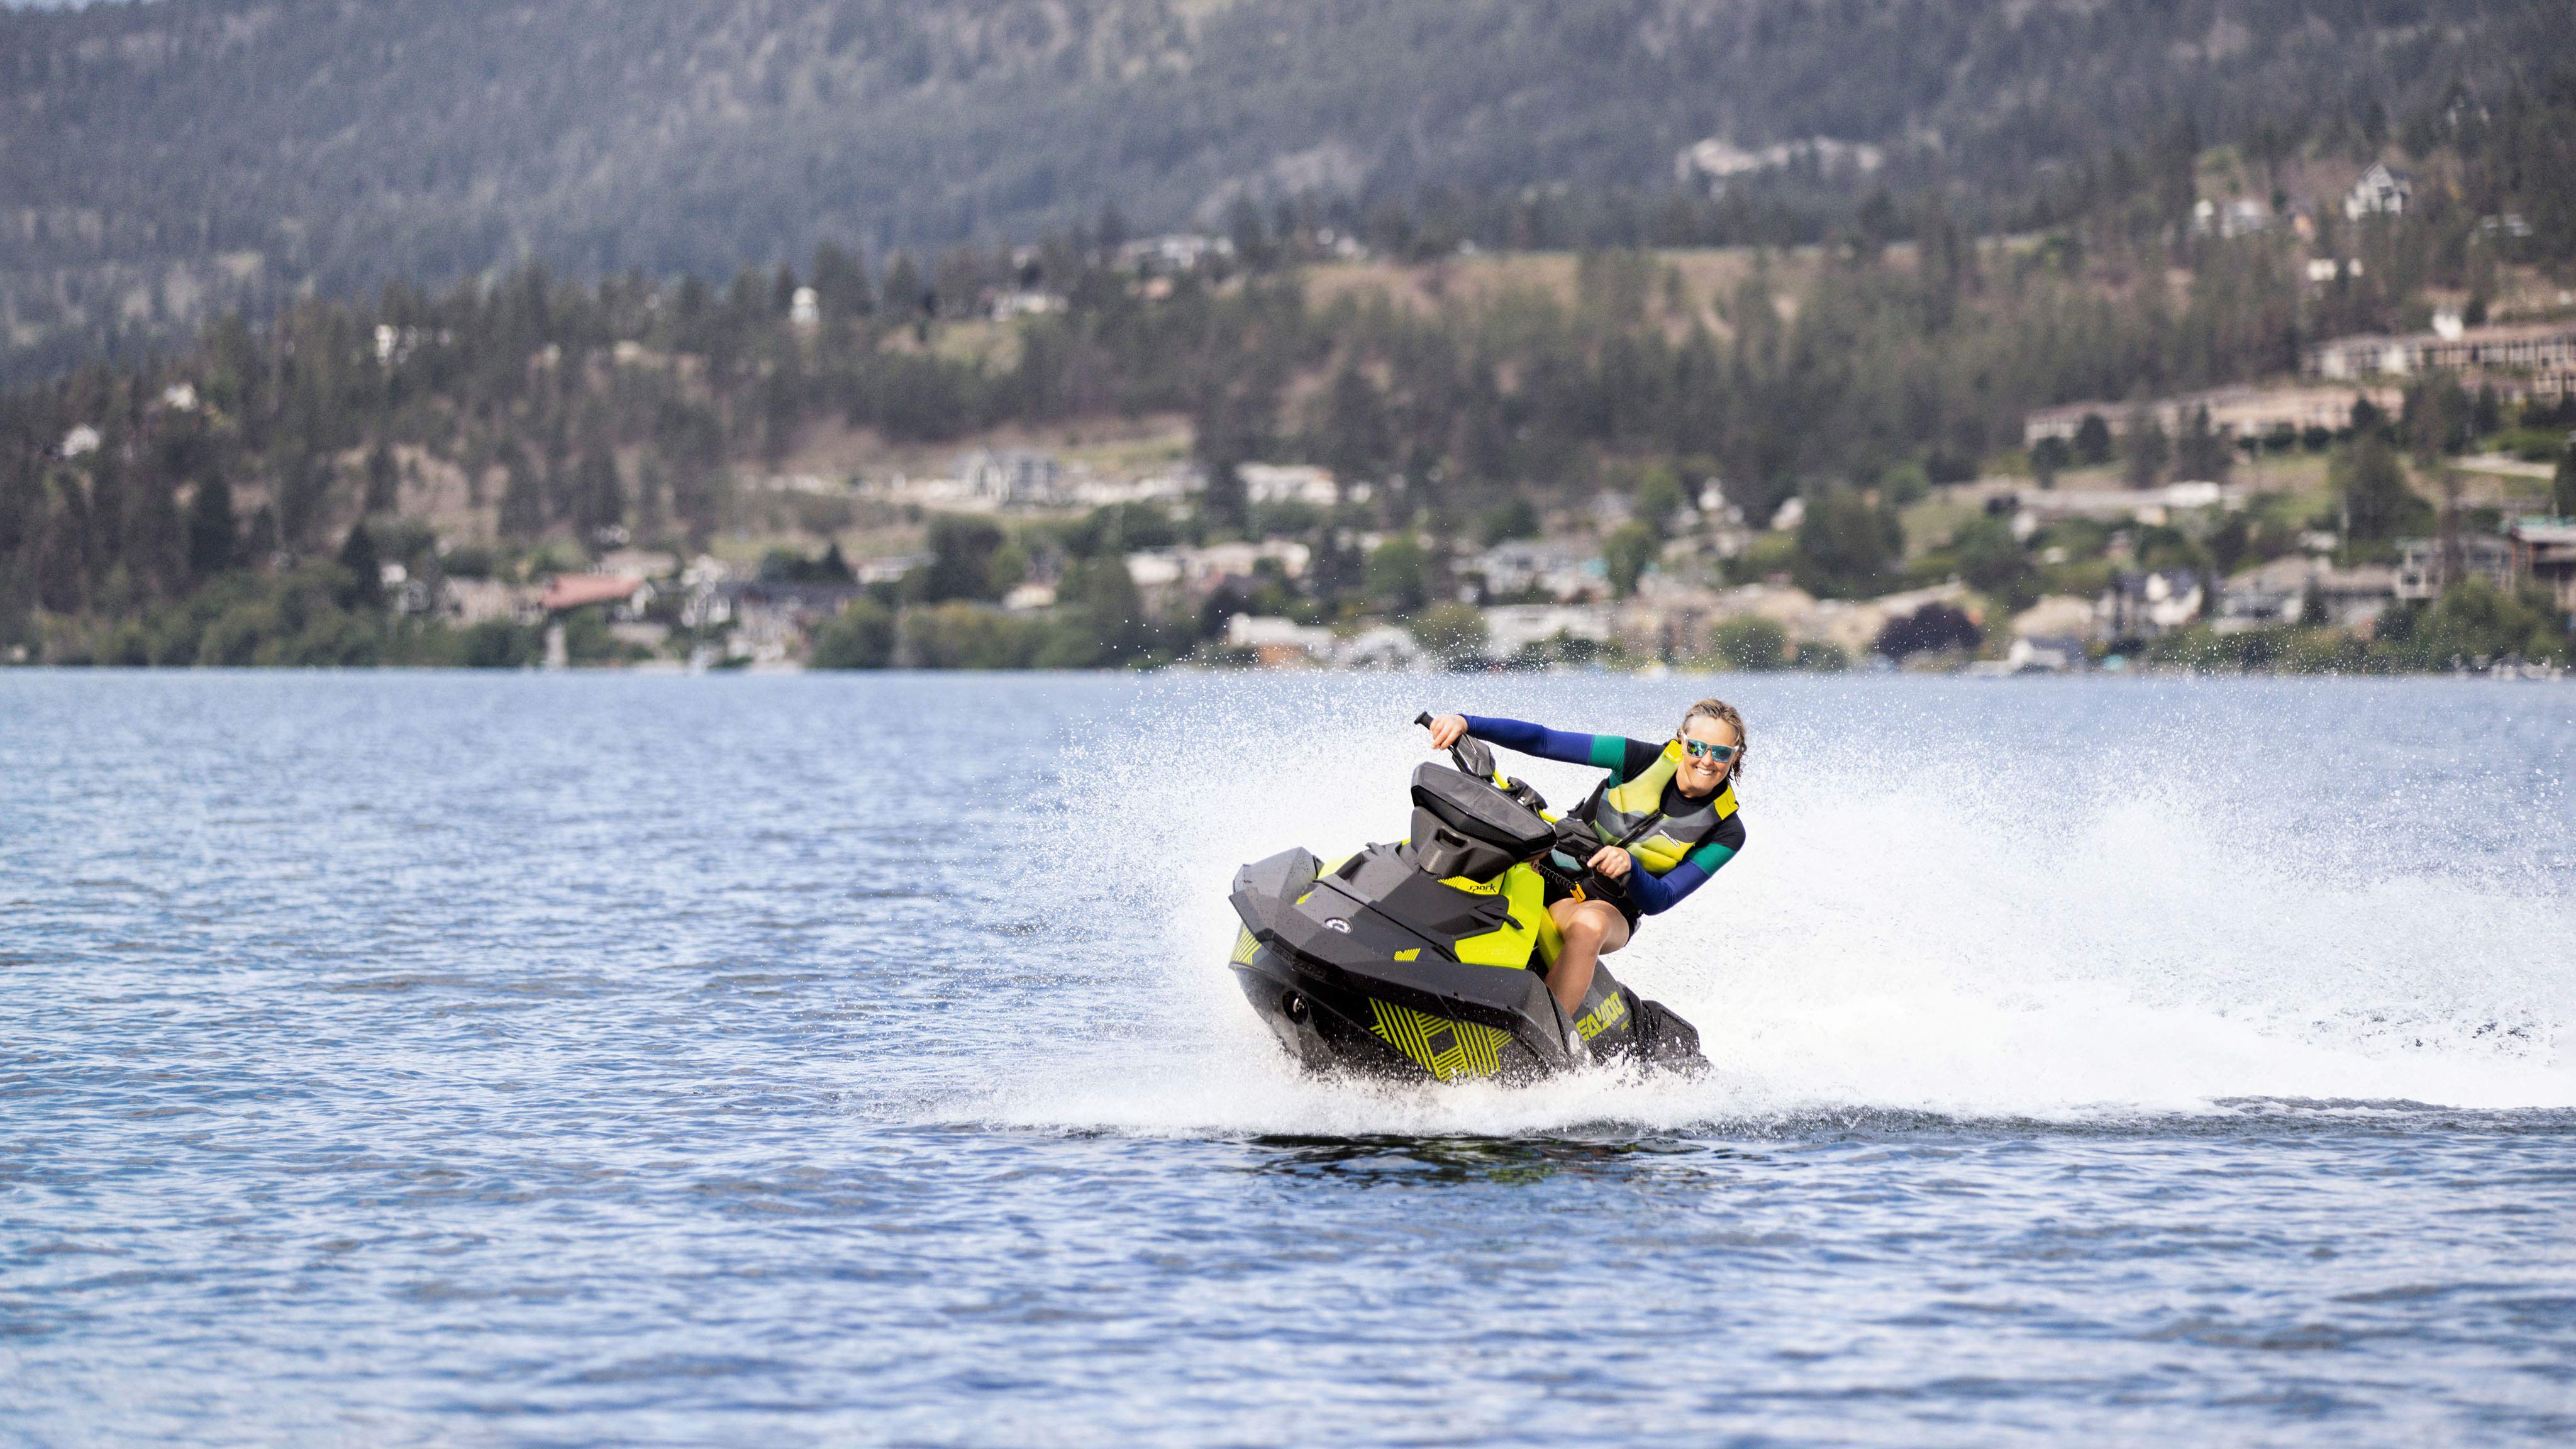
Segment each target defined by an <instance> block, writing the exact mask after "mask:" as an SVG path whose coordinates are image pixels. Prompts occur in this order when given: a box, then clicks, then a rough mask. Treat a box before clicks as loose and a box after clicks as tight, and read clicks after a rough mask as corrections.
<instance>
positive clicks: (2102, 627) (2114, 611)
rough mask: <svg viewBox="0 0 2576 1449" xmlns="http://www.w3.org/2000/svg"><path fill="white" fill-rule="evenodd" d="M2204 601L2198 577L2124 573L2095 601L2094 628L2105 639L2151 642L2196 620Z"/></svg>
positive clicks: (2175, 573) (2180, 573) (2164, 572)
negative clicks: (2154, 638)
mask: <svg viewBox="0 0 2576 1449" xmlns="http://www.w3.org/2000/svg"><path fill="white" fill-rule="evenodd" d="M2207 599H2208V591H2207V589H2205V588H2204V587H2203V586H2202V584H2201V582H2200V578H2199V576H2198V575H2196V574H2192V573H2188V572H2185V571H2183V570H2181V569H2167V570H2159V571H2157V572H2154V573H2143V574H2127V573H2124V574H2121V575H2119V576H2117V577H2116V578H2114V579H2113V580H2112V581H2111V587H2110V588H2108V589H2106V590H2104V591H2103V593H2102V597H2101V598H2099V599H2097V600H2095V601H2094V605H2093V617H2094V624H2095V628H2096V629H2097V630H2098V631H2099V633H2100V634H2101V636H2102V637H2103V638H2106V639H2145V638H2153V637H2154V636H2156V635H2158V634H2164V633H2168V632H2170V631H2172V630H2175V629H2180V628H2182V627H2184V626H2185V625H2187V624H2189V623H2191V622H2192V621H2193V620H2194V619H2197V618H2199V617H2200V610H2201V606H2202V604H2204V603H2205V602H2207Z"/></svg>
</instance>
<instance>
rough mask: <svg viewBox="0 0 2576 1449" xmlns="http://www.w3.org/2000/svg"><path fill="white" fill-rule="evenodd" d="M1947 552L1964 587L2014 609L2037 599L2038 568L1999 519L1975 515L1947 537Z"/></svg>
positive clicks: (2038, 591) (2025, 607) (2038, 593)
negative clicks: (1948, 546)
mask: <svg viewBox="0 0 2576 1449" xmlns="http://www.w3.org/2000/svg"><path fill="white" fill-rule="evenodd" d="M1950 552H1951V556H1952V558H1953V559H1954V560H1955V561H1956V562H1957V564H1958V568H1959V577H1960V578H1961V579H1962V580H1964V581H1965V582H1966V583H1967V585H1968V587H1970V588H1972V589H1975V590H1976V591H1977V592H1979V593H1981V594H1989V595H1992V596H1993V597H1995V598H1997V599H2001V600H2002V601H2004V603H2005V604H2006V605H2007V606H2008V607H2010V608H2012V609H2015V610H2020V609H2027V608H2029V607H2030V606H2031V605H2032V604H2034V603H2037V602H2038V601H2039V595H2040V584H2039V571H2038V570H2037V569H2035V568H2033V567H2032V566H2031V562H2030V555H2028V554H2026V553H2024V552H2022V547H2021V544H2020V543H2019V542H2018V541H2017V540H2015V539H2014V538H2013V536H2012V527H2011V525H2010V524H2008V523H2006V522H2005V521H2004V520H2003V519H2000V518H1993V517H1986V516H1979V517H1977V518H1972V519H1970V520H1968V521H1967V522H1966V523H1964V524H1961V525H1960V526H1959V530H1958V532H1956V533H1954V534H1952V535H1951V536H1950Z"/></svg>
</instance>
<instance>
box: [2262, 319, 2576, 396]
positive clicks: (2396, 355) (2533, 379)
mask: <svg viewBox="0 0 2576 1449" xmlns="http://www.w3.org/2000/svg"><path fill="white" fill-rule="evenodd" d="M2302 366H2303V368H2304V370H2305V371H2306V372H2307V373H2308V375H2309V376H2311V377H2322V378H2329V379H2334V380H2338V381H2340V380H2343V379H2347V378H2364V377H2372V376H2381V375H2387V376H2396V377H2412V376H2415V375H2418V374H2421V373H2428V372H2449V373H2459V374H2470V373H2475V374H2479V375H2480V376H2479V377H2478V381H2479V382H2481V383H2484V384H2486V385H2490V386H2494V387H2496V388H2497V390H2498V391H2499V392H2500V393H2503V394H2505V395H2508V396H2515V395H2520V396H2529V397H2537V398H2558V397H2565V396H2567V395H2568V394H2570V393H2571V392H2576V321H2561V322H2515V323H2505V324H2500V325H2497V326H2490V327H2465V326H2459V325H2456V324H2452V325H2445V326H2442V327H2439V328H2436V329H2435V330H2433V331H2429V332H2410V333H2407V334H2405V335H2403V336H2394V337H2392V336H2384V335H2380V334H2376V333H2366V334H2363V335H2360V336H2354V337H2337V338H2334V339H2333V340H2331V341H2327V342H2320V343H2317V344H2316V345H2315V346H2313V347H2310V348H2309V349H2308V351H2307V355H2306V357H2305V358H2304V359H2302ZM2464 381H2465V379H2464Z"/></svg>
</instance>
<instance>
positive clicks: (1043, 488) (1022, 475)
mask: <svg viewBox="0 0 2576 1449" xmlns="http://www.w3.org/2000/svg"><path fill="white" fill-rule="evenodd" d="M957 481H958V482H959V483H960V484H962V485H964V489H965V495H966V497H967V499H968V500H969V501H971V502H974V503H977V504H981V505H982V506H984V507H987V508H1056V507H1061V506H1062V505H1063V504H1064V503H1065V502H1066V501H1067V500H1066V496H1065V489H1064V468H1063V465H1062V464H1059V463H1058V462H1056V460H1055V459H1054V458H1052V457H1049V456H1048V455H1046V454H1044V453H1037V452H1031V451H1029V450H1027V449H1024V448H977V449H976V450H975V451H973V452H971V453H968V454H966V455H965V456H964V457H962V458H960V459H958V460H957Z"/></svg>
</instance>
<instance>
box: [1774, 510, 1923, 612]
mask: <svg viewBox="0 0 2576 1449" xmlns="http://www.w3.org/2000/svg"><path fill="white" fill-rule="evenodd" d="M1904 553H1905V529H1904V526H1903V525H1902V524H1900V523H1899V522H1898V521H1897V517H1896V510H1895V509H1893V508H1890V507H1888V506H1887V505H1885V504H1883V503H1880V502H1878V501H1877V500H1876V499H1874V498H1871V497H1870V496H1868V495H1866V494H1863V493H1861V492H1859V491H1857V490H1854V489H1850V488H1834V489H1829V490H1827V491H1825V492H1823V493H1819V494H1817V495H1815V496H1814V497H1811V498H1809V499H1808V500H1807V516H1806V517H1805V518H1803V519H1800V520H1799V522H1798V552H1797V556H1796V560H1795V562H1794V563H1793V564H1792V565H1791V569H1790V572H1791V575H1792V577H1794V578H1795V579H1796V580H1797V583H1798V586H1799V587H1800V588H1802V589H1805V590H1806V591H1807V592H1809V593H1811V594H1816V595H1818V596H1820V597H1824V598H1845V599H1851V598H1867V597H1869V596H1870V595H1872V594H1880V593H1885V592H1886V591H1887V589H1888V588H1889V587H1890V586H1891V585H1893V584H1894V583H1895V581H1896V579H1895V575H1896V564H1897V560H1899V559H1900V558H1902V557H1903V556H1904Z"/></svg>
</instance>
